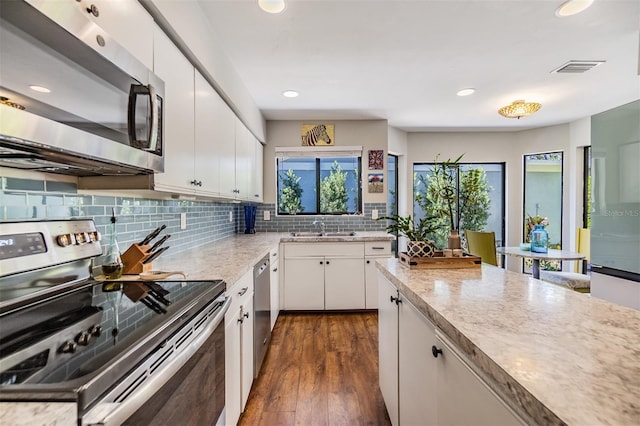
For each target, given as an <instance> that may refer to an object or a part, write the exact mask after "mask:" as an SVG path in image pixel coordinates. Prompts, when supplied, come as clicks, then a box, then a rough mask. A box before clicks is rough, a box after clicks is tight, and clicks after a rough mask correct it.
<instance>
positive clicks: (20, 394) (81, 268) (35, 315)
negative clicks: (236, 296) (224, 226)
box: [0, 220, 230, 425]
mask: <svg viewBox="0 0 640 426" xmlns="http://www.w3.org/2000/svg"><path fill="white" fill-rule="evenodd" d="M101 252H102V250H101V247H100V234H99V233H98V232H97V231H96V228H95V225H94V223H93V221H91V220H69V221H39V222H20V223H0V322H1V323H2V327H1V328H0V401H2V402H3V403H8V404H11V403H20V402H45V401H46V402H47V404H48V405H49V406H51V405H55V404H56V403H69V401H73V402H74V403H75V404H76V406H77V413H78V414H77V415H78V424H79V425H93V424H122V423H127V422H130V423H131V424H154V423H157V422H158V419H162V422H163V423H167V422H169V423H171V421H172V419H175V420H176V421H175V422H174V423H175V424H185V423H190V424H215V423H216V422H218V423H219V422H222V421H224V405H225V400H224V389H225V386H224V371H225V368H224V359H225V357H224V347H225V345H224V314H225V312H226V311H227V309H228V307H229V303H230V299H229V298H227V297H225V296H224V291H225V287H226V285H225V283H224V281H222V280H211V281H186V280H181V281H141V280H133V281H124V280H120V281H97V280H95V279H93V278H92V277H91V276H90V268H91V264H92V259H93V258H94V257H96V256H98V255H100V254H101ZM203 395H206V398H203ZM67 420H68V419H67Z"/></svg>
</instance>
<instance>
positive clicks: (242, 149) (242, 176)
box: [235, 118, 255, 200]
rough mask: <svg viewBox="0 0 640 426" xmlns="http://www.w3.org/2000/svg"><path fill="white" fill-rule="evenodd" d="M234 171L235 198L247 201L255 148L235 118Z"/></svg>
mask: <svg viewBox="0 0 640 426" xmlns="http://www.w3.org/2000/svg"><path fill="white" fill-rule="evenodd" d="M235 123H236V170H235V176H236V179H235V191H236V192H235V194H236V195H235V198H237V199H239V200H248V199H249V191H250V190H251V189H252V187H253V185H252V181H253V173H254V171H253V170H251V161H252V158H253V157H254V156H255V147H254V145H253V139H252V138H251V133H250V132H249V130H248V129H247V128H246V127H245V126H244V124H242V122H241V121H240V120H239V119H238V118H236V119H235Z"/></svg>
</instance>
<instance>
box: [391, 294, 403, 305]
mask: <svg viewBox="0 0 640 426" xmlns="http://www.w3.org/2000/svg"><path fill="white" fill-rule="evenodd" d="M390 301H391V303H394V302H395V304H396V305H398V304H400V303H402V300H401V299H400V298H399V297H393V296H390Z"/></svg>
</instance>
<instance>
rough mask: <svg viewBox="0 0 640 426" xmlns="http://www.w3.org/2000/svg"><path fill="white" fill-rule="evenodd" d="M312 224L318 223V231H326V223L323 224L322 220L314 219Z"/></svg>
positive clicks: (323, 232)
mask: <svg viewBox="0 0 640 426" xmlns="http://www.w3.org/2000/svg"><path fill="white" fill-rule="evenodd" d="M313 225H320V232H321V233H322V234H325V233H326V225H325V224H324V222H321V221H319V220H318V219H316V220H314V221H313Z"/></svg>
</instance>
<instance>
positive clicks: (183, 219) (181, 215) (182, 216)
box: [180, 213, 187, 229]
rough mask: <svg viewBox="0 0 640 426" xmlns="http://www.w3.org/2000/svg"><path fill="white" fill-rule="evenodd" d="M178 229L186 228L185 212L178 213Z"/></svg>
mask: <svg viewBox="0 0 640 426" xmlns="http://www.w3.org/2000/svg"><path fill="white" fill-rule="evenodd" d="M180 229H187V214H186V213H180Z"/></svg>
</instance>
